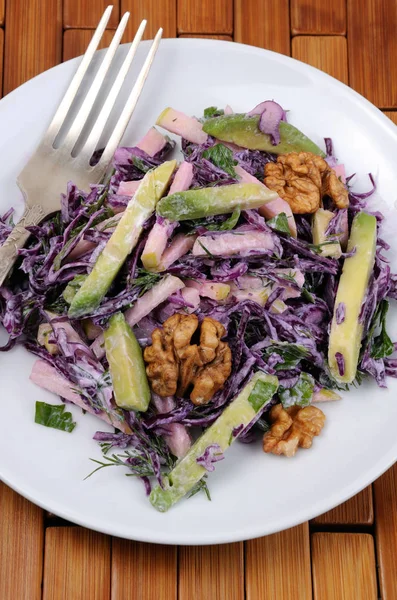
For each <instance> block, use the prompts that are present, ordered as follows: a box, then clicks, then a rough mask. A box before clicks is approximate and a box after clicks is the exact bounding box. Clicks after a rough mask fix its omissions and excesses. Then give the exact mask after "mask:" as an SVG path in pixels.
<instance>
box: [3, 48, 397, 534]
mask: <svg viewBox="0 0 397 600" xmlns="http://www.w3.org/2000/svg"><path fill="white" fill-rule="evenodd" d="M150 43H151V40H145V41H144V42H142V44H143V45H145V46H148V45H150ZM128 45H129V44H123V46H128ZM161 45H167V46H176V45H178V46H183V45H188V46H221V45H222V46H225V45H228V46H229V47H230V48H233V51H235V49H236V48H237V52H238V48H241V49H244V51H247V50H248V51H250V52H252V53H254V54H256V55H262V56H270V57H271V58H272V59H273V60H274V59H276V60H277V61H279V62H281V63H283V64H287V65H291V64H292V65H295V67H296V68H297V69H299V70H303V71H305V72H309V73H310V72H314V73H315V75H316V77H317V78H319V77H320V80H324V81H325V82H327V81H329V80H331V81H332V84H333V85H334V86H335V84H336V85H337V87H339V88H340V89H341V90H343V91H344V93H345V94H346V93H347V94H348V95H350V96H351V97H353V98H355V99H356V101H357V102H358V104H360V107H361V108H363V109H365V110H366V111H367V112H368V113H370V114H371V116H372V118H376V119H377V121H378V123H379V124H380V125H382V126H383V127H384V128H385V129H386V130H388V132H389V133H391V134H393V135H394V137H395V138H396V144H397V126H396V125H395V124H394V123H393V122H392V121H391V120H390V119H389V118H388V117H387V116H386V115H385V114H384V113H383V112H382V111H381V110H380V109H378V108H377V107H376V106H375V105H374V104H372V103H371V102H370V101H369V100H367V99H366V98H364V97H363V96H362V95H361V94H359V93H358V92H356V91H355V90H354V89H352V88H351V87H349V86H348V85H346V84H345V83H343V82H341V81H339V80H338V79H336V78H334V77H332V76H331V75H329V74H328V73H325V72H324V71H321V70H320V69H317V68H316V67H313V66H311V65H309V64H307V63H304V62H302V61H300V60H298V59H296V58H293V57H291V56H287V55H283V54H280V53H278V52H274V51H272V50H267V49H265V48H259V47H257V46H251V45H249V44H242V43H239V42H232V43H231V42H230V41H226V40H214V39H204V38H166V39H163V40H162V41H161ZM105 51H106V49H103V50H99V51H98V53H104V52H105ZM80 58H81V57H76V58H73V59H70V60H68V61H65V62H63V63H60V64H58V65H55V66H54V67H51V68H50V69H47V70H46V71H44V72H42V73H40V74H38V75H36V76H35V77H33V78H32V79H30V80H28V81H27V82H25V83H23V84H22V85H21V86H19V87H17V88H16V89H15V90H13V91H12V92H10V93H9V94H7V95H6V96H4V97H3V98H2V99H1V100H0V111H1V110H2V106H4V105H6V104H8V102H12V100H13V98H14V97H15V96H16V95H19V94H21V93H23V90H24V89H25V87H26V86H29V85H30V84H31V83H32V82H37V80H39V79H40V78H42V79H44V78H46V77H48V76H50V74H51V72H52V71H54V70H58V71H59V70H62V68H64V67H63V65H69V63H73V62H74V63H76V64H77V63H78V61H79V60H80ZM51 116H52V115H50V116H49V119H50V117H51ZM396 461H397V441H396V443H395V445H394V446H393V447H392V448H391V449H390V450H389V451H388V452H387V453H385V454H384V455H383V456H382V458H380V459H379V460H378V462H377V463H376V464H375V465H374V466H373V467H372V468H371V469H369V470H368V471H366V475H365V477H361V478H358V479H355V480H354V481H353V482H350V484H349V485H346V486H344V487H343V488H342V490H341V491H339V492H335V493H334V494H333V495H332V496H329V497H327V498H326V499H324V500H322V501H318V502H317V503H316V504H315V505H314V506H313V505H310V508H307V509H305V510H304V509H302V510H300V512H299V514H298V515H296V513H289V514H291V516H289V517H288V516H287V517H285V516H283V518H282V519H280V518H279V519H278V520H275V521H274V520H273V521H272V524H271V526H270V527H269V524H268V522H267V521H266V520H265V519H264V520H263V526H262V527H261V523H262V521H261V522H259V523H253V524H252V525H250V526H248V525H243V526H242V527H240V528H237V529H233V531H230V532H228V533H227V534H219V533H215V534H210V533H206V534H204V535H203V534H201V537H200V539H192V538H191V537H189V533H187V534H181V533H180V532H177V533H175V532H174V531H164V532H156V531H155V530H154V529H153V530H150V531H148V532H147V534H145V535H143V534H138V535H136V536H134V537H132V536H131V535H127V537H126V535H125V533H123V532H122V531H121V528H122V526H121V524H120V526H119V530H116V529H115V527H114V523H112V525H111V526H109V527H106V524H104V525H99V524H98V522H97V521H98V518H97V517H96V518H95V517H94V518H93V519H91V516H90V513H88V515H87V516H86V517H84V518H83V517H80V516H79V514H78V513H77V512H76V511H74V510H72V509H69V508H68V507H65V508H60V509H58V508H57V507H56V506H55V505H54V504H52V505H51V503H48V502H46V501H42V500H41V499H40V495H39V493H35V489H34V488H32V486H28V487H25V488H23V487H22V486H20V485H19V484H18V483H14V482H13V481H12V479H10V478H9V477H7V476H5V475H4V473H3V472H2V465H1V461H0V480H1V481H3V482H4V483H5V484H6V485H8V486H9V487H10V488H11V489H13V490H14V491H15V492H17V493H19V494H20V495H21V496H23V497H24V498H26V499H27V500H29V501H31V502H33V503H34V504H36V505H37V506H39V507H41V508H42V509H44V510H47V511H49V512H52V513H54V514H56V515H57V516H59V517H61V518H63V519H65V520H67V521H70V522H72V523H75V524H77V525H80V526H83V527H88V528H89V529H92V530H94V531H98V532H101V533H104V534H107V535H112V536H114V537H120V538H124V539H131V540H136V541H142V542H149V543H158V544H165V545H176V544H177V545H194V546H196V545H210V544H225V543H231V542H238V541H243V540H248V539H255V538H258V537H262V536H265V535H271V534H273V533H276V532H280V531H283V530H285V529H288V528H290V527H294V526H296V525H299V524H301V523H304V522H306V521H308V520H310V519H312V518H314V517H316V516H318V515H320V514H323V513H324V512H327V511H328V510H331V509H332V508H334V507H336V506H338V505H339V504H341V503H343V502H346V501H347V500H349V499H350V498H352V497H353V496H354V495H356V494H357V493H359V492H360V491H362V490H363V489H364V488H365V487H367V486H368V485H370V484H371V483H372V482H373V481H375V480H376V479H377V478H378V477H380V476H381V475H382V474H383V473H385V472H386V471H387V470H388V469H389V468H390V467H391V466H392V465H393V464H394V463H395V462H396ZM55 504H56V503H55ZM294 515H295V516H294ZM281 521H282V523H281Z"/></svg>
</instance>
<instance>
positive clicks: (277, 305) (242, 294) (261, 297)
mask: <svg viewBox="0 0 397 600" xmlns="http://www.w3.org/2000/svg"><path fill="white" fill-rule="evenodd" d="M270 293H271V290H270V289H269V288H268V289H266V287H263V288H262V290H257V289H253V290H235V291H233V292H231V294H232V296H233V298H234V299H235V300H237V302H242V301H243V300H251V301H252V302H256V303H257V304H259V305H260V306H265V304H266V302H267V300H268V298H269V295H270ZM285 310H287V305H286V304H285V303H284V302H283V301H282V300H280V298H278V299H277V300H275V301H274V302H273V304H272V306H271V309H270V312H271V313H273V314H281V313H283V312H284V311H285Z"/></svg>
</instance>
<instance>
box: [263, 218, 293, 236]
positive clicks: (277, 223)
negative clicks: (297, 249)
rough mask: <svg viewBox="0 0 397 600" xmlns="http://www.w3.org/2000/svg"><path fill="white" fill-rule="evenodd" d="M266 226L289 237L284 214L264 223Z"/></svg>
mask: <svg viewBox="0 0 397 600" xmlns="http://www.w3.org/2000/svg"><path fill="white" fill-rule="evenodd" d="M266 223H267V225H269V227H271V228H272V229H274V230H275V231H280V232H281V233H287V234H288V235H291V233H290V230H289V225H288V217H287V215H286V214H285V213H280V214H278V215H276V216H275V217H273V218H272V219H269V220H268V221H266Z"/></svg>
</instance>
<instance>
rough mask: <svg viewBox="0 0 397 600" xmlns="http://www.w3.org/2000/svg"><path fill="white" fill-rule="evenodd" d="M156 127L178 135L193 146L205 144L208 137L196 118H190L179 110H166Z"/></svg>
mask: <svg viewBox="0 0 397 600" xmlns="http://www.w3.org/2000/svg"><path fill="white" fill-rule="evenodd" d="M156 125H159V126H160V127H163V128H164V129H166V130H167V131H170V132H171V133H176V134H177V135H180V136H181V137H183V138H185V140H188V142H192V143H193V144H205V142H206V141H207V139H208V135H207V134H206V133H204V131H203V126H202V124H201V123H200V121H198V120H197V119H195V118H194V117H188V116H187V115H185V114H184V113H182V112H180V111H179V110H175V109H174V108H170V107H168V108H166V109H165V110H163V112H162V113H161V115H160V116H159V118H158V119H157V121H156Z"/></svg>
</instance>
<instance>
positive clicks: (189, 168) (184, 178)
mask: <svg viewBox="0 0 397 600" xmlns="http://www.w3.org/2000/svg"><path fill="white" fill-rule="evenodd" d="M192 180H193V165H192V163H189V162H186V160H184V161H183V162H181V164H180V165H179V169H178V170H177V172H176V173H175V177H174V181H173V182H172V184H171V187H170V191H169V192H168V195H170V194H175V193H176V192H184V191H185V190H188V189H189V188H190V186H191V184H192Z"/></svg>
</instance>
